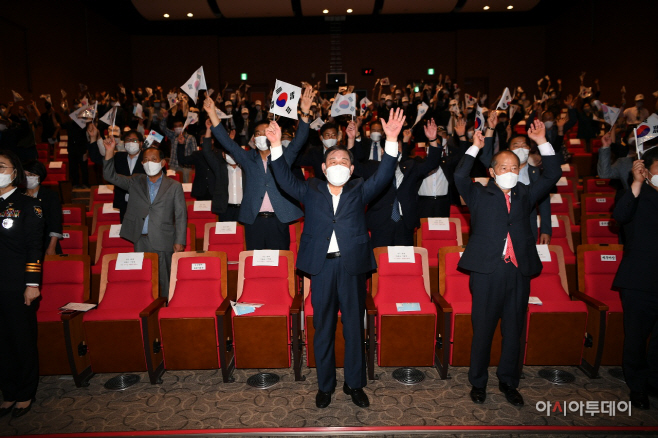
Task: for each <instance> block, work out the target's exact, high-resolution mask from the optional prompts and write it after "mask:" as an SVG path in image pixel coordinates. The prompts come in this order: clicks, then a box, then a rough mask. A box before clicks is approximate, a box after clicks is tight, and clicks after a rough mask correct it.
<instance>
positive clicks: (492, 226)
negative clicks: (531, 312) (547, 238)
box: [455, 154, 562, 276]
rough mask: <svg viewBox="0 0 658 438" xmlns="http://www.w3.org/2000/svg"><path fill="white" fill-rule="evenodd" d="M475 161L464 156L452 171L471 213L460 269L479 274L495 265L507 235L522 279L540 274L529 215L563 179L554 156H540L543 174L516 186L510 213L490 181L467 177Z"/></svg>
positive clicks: (503, 198) (493, 183)
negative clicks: (535, 179)
mask: <svg viewBox="0 0 658 438" xmlns="http://www.w3.org/2000/svg"><path fill="white" fill-rule="evenodd" d="M474 161H475V158H473V157H472V156H470V155H468V154H466V155H464V157H463V158H462V160H461V161H460V163H459V165H458V166H457V170H456V171H455V184H456V185H457V189H458V190H459V194H460V195H461V196H462V197H463V198H464V201H466V204H467V205H468V208H469V210H470V212H471V237H470V238H469V240H468V245H467V246H466V250H465V251H464V254H463V256H462V258H461V260H460V261H459V267H460V268H462V269H466V270H469V271H473V272H479V273H482V274H490V273H492V272H493V271H494V270H495V269H496V267H497V266H498V261H500V259H501V257H502V254H503V249H504V248H505V239H506V238H507V234H508V233H509V235H510V237H511V239H512V244H513V246H514V254H515V256H516V260H517V262H518V264H519V270H520V271H521V274H522V275H524V276H532V275H536V274H539V273H540V272H541V270H542V263H541V261H540V260H539V255H538V254H537V248H536V246H535V245H536V239H535V238H533V234H532V230H531V229H530V214H531V212H532V210H533V208H534V206H535V204H536V203H537V201H538V200H539V199H541V198H543V197H544V196H546V195H547V194H548V193H549V192H550V190H551V187H553V185H555V183H557V181H558V180H559V179H560V177H561V176H562V169H560V163H559V158H558V156H556V155H547V156H543V157H542V161H543V163H544V173H543V174H542V175H541V176H540V177H539V179H538V180H537V181H536V182H534V183H533V184H531V185H529V186H526V185H525V184H517V185H516V186H515V187H514V188H513V189H512V190H511V192H510V193H511V194H512V201H511V209H510V212H509V213H508V212H507V203H506V202H505V195H504V193H503V191H502V190H501V189H500V188H499V187H498V186H497V185H496V183H495V182H494V181H493V179H490V180H489V184H488V185H487V186H486V187H484V186H482V184H480V183H479V182H473V181H471V178H470V177H469V174H470V171H471V167H472V166H473V162H474Z"/></svg>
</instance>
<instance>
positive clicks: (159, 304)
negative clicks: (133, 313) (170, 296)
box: [139, 297, 167, 318]
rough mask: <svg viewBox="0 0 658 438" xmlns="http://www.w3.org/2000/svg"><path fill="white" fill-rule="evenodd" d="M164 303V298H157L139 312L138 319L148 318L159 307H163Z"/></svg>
mask: <svg viewBox="0 0 658 438" xmlns="http://www.w3.org/2000/svg"><path fill="white" fill-rule="evenodd" d="M166 302H167V300H166V299H165V298H162V297H160V298H157V299H156V300H154V301H153V302H152V303H151V304H150V305H149V306H148V307H147V308H146V309H144V310H142V311H141V312H139V317H140V318H148V317H149V316H151V315H152V314H154V313H155V312H157V311H158V310H159V309H160V307H162V306H164V305H165V303H166Z"/></svg>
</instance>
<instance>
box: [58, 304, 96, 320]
mask: <svg viewBox="0 0 658 438" xmlns="http://www.w3.org/2000/svg"><path fill="white" fill-rule="evenodd" d="M83 304H97V303H96V302H95V301H94V300H92V299H91V298H90V299H88V300H87V301H85V302H84V303H83ZM97 308H98V306H96V307H94V308H93V309H89V311H91V310H94V309H97ZM85 313H87V312H80V311H76V312H71V313H62V314H61V315H60V317H61V319H60V320H61V321H71V320H72V319H73V318H77V317H78V316H80V315H83V314H85Z"/></svg>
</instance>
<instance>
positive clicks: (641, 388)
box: [612, 148, 658, 409]
mask: <svg viewBox="0 0 658 438" xmlns="http://www.w3.org/2000/svg"><path fill="white" fill-rule="evenodd" d="M632 173H633V182H632V184H631V187H630V189H629V190H627V191H626V193H625V194H624V195H623V196H622V197H621V199H619V201H618V202H617V205H616V206H615V210H614V213H613V216H614V218H615V220H617V222H618V223H619V224H621V225H623V226H624V235H625V238H626V242H625V244H624V257H623V258H622V260H621V263H620V264H619V269H618V270H617V275H616V276H615V280H614V282H613V283H612V286H613V287H614V288H615V289H619V290H621V304H622V306H623V308H624V356H623V361H622V366H623V369H624V378H625V380H626V384H627V385H628V387H629V389H630V390H631V403H632V404H633V406H634V407H636V408H640V409H649V407H650V405H651V404H650V403H649V398H648V396H652V397H658V286H657V285H658V282H657V281H656V274H655V272H656V271H655V269H656V266H658V252H657V250H658V232H657V230H658V148H654V149H651V150H648V151H647V152H645V153H644V154H643V155H642V159H641V160H636V161H635V162H634V163H633V168H632ZM647 340H648V343H647Z"/></svg>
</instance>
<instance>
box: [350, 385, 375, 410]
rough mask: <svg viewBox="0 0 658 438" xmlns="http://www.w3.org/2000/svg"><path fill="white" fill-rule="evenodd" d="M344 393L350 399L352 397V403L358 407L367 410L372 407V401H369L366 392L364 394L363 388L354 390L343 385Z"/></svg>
mask: <svg viewBox="0 0 658 438" xmlns="http://www.w3.org/2000/svg"><path fill="white" fill-rule="evenodd" d="M343 392H344V393H345V394H347V395H349V396H350V397H352V403H354V404H355V405H357V406H358V407H360V408H367V407H368V406H370V400H368V396H367V395H366V393H365V392H363V388H357V389H352V388H350V387H349V386H347V383H344V384H343Z"/></svg>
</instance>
